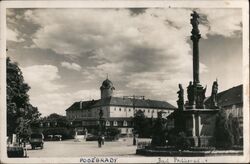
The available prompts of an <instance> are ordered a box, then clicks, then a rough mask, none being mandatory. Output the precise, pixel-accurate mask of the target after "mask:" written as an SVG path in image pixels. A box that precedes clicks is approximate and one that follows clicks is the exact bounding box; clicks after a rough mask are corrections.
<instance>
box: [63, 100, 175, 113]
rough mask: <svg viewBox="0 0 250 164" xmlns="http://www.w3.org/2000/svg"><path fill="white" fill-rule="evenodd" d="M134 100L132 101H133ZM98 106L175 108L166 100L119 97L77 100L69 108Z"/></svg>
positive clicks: (80, 108) (81, 108)
mask: <svg viewBox="0 0 250 164" xmlns="http://www.w3.org/2000/svg"><path fill="white" fill-rule="evenodd" d="M133 101H134V102H133ZM100 106H126V107H133V106H134V107H136V108H154V109H172V110H174V109H176V107H175V106H173V105H171V104H169V103H168V102H166V101H158V100H150V99H130V98H121V97H108V98H104V99H99V100H92V101H79V102H75V103H74V104H72V105H71V106H70V107H69V108H68V109H66V111H69V110H86V109H91V108H93V107H100Z"/></svg>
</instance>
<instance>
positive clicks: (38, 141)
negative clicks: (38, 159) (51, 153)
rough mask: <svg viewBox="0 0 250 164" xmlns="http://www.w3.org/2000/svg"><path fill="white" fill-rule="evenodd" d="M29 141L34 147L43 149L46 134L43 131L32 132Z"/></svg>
mask: <svg viewBox="0 0 250 164" xmlns="http://www.w3.org/2000/svg"><path fill="white" fill-rule="evenodd" d="M29 141H30V145H31V148H32V149H35V148H36V147H40V148H41V149H43V144H44V136H43V134H42V133H32V134H31V135H30V140H29Z"/></svg>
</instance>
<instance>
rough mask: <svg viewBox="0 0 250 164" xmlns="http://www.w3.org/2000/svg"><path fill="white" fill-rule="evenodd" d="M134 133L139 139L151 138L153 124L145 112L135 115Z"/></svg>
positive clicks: (138, 112)
mask: <svg viewBox="0 0 250 164" xmlns="http://www.w3.org/2000/svg"><path fill="white" fill-rule="evenodd" d="M133 122H134V131H135V133H137V134H138V135H139V137H142V138H145V137H151V135H152V124H151V123H150V119H149V118H147V117H145V115H144V112H143V111H141V110H139V111H137V112H136V113H135V117H134V118H133Z"/></svg>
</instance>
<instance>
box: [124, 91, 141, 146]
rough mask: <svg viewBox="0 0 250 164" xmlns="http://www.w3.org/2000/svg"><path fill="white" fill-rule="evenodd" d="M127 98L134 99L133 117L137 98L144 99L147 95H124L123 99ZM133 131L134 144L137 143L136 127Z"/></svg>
mask: <svg viewBox="0 0 250 164" xmlns="http://www.w3.org/2000/svg"><path fill="white" fill-rule="evenodd" d="M125 98H128V99H132V106H133V115H134V116H133V117H135V99H143V100H144V98H145V96H136V95H133V96H123V99H125ZM134 126H135V125H134V122H133V127H134ZM132 133H133V145H136V139H135V138H136V131H135V127H134V128H133V130H132Z"/></svg>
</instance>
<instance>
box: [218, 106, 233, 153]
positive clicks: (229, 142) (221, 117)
mask: <svg viewBox="0 0 250 164" xmlns="http://www.w3.org/2000/svg"><path fill="white" fill-rule="evenodd" d="M231 126H232V125H230V121H228V119H227V116H226V113H225V111H224V110H220V111H219V112H218V113H217V116H216V121H215V131H214V138H215V146H216V147H217V148H224V149H230V148H231V147H232V146H233V144H234V136H233V134H232V130H231Z"/></svg>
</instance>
